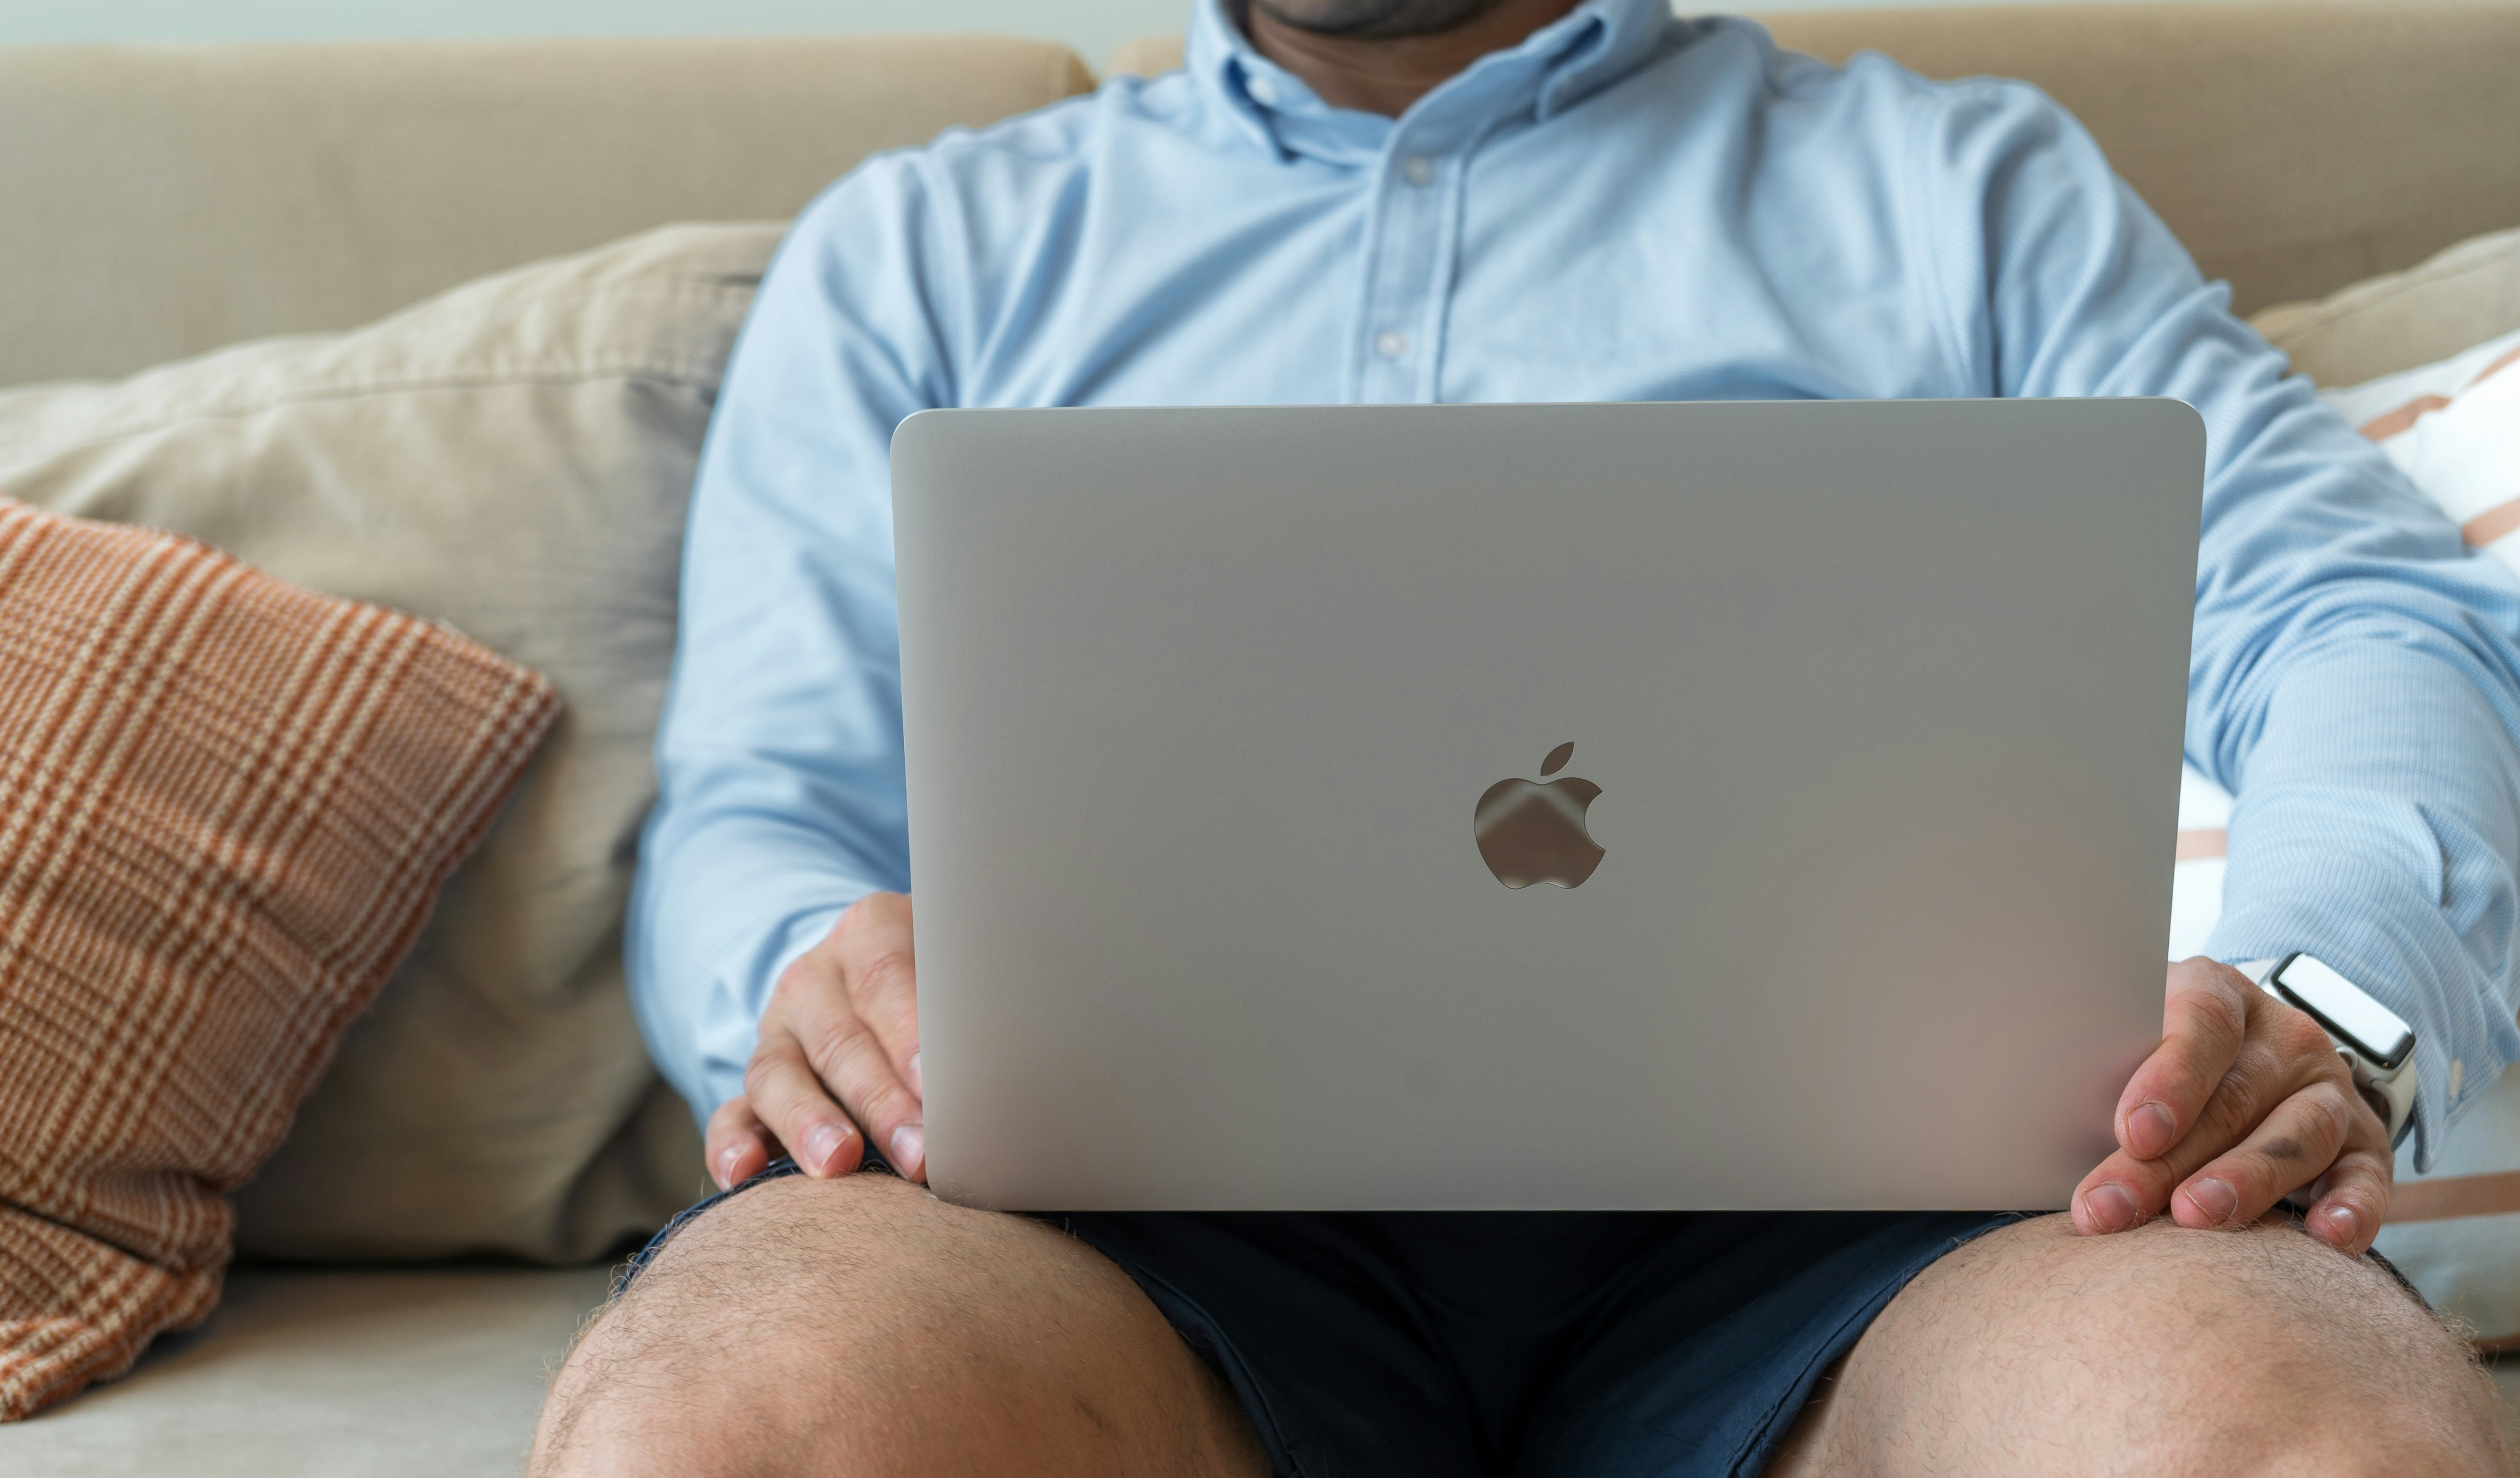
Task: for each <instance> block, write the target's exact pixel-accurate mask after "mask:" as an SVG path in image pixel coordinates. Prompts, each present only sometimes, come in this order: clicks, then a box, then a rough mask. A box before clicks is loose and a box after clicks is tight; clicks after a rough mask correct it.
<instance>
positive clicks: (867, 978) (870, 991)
mask: <svg viewBox="0 0 2520 1478" xmlns="http://www.w3.org/2000/svg"><path fill="white" fill-rule="evenodd" d="M912 979H913V976H912V974H911V963H910V954H909V952H908V951H906V950H899V949H888V950H878V951H877V952H876V953H874V954H872V955H869V956H868V957H866V958H865V959H864V960H862V961H860V962H858V964H857V967H856V968H855V969H852V970H851V971H849V974H848V985H849V999H850V1000H851V1001H854V1002H858V1003H860V1004H861V1005H863V1004H864V1003H866V1002H869V1001H879V1000H883V999H885V998H887V997H889V996H892V995H895V994H905V995H906V994H908V992H909V991H910V989H911V988H912V985H911V982H912Z"/></svg>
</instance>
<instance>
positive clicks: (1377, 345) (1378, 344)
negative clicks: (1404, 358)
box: [1373, 329, 1409, 359]
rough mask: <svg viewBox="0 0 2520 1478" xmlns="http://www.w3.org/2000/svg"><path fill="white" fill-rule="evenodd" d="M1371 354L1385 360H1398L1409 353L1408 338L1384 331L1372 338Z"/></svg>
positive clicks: (1387, 330)
mask: <svg viewBox="0 0 2520 1478" xmlns="http://www.w3.org/2000/svg"><path fill="white" fill-rule="evenodd" d="M1373 352H1374V353H1376V354H1379V355H1381V356H1382V357H1383V358H1385V359H1398V358H1399V357H1400V356H1401V355H1403V354H1406V353H1408V352H1409V336H1408V335H1406V334H1395V333H1393V332H1392V331H1391V330H1389V329H1385V330H1383V331H1382V332H1381V333H1379V334H1376V335H1375V336H1373Z"/></svg>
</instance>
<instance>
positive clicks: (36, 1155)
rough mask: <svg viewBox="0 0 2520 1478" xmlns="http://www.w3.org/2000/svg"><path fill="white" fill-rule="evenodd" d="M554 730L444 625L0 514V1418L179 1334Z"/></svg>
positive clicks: (141, 544)
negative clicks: (461, 869)
mask: <svg viewBox="0 0 2520 1478" xmlns="http://www.w3.org/2000/svg"><path fill="white" fill-rule="evenodd" d="M557 706H558V705H557V702H556V700H555V698H554V696H553V694H552V690H551V685H550V684H548V683H546V682H545V681H543V679H542V678H540V677H539V676H537V675H535V674H534V673H532V672H529V671H527V670H525V669H524V668H522V667H519V666H517V664H516V663H514V662H510V661H507V660H505V659H503V658H501V657H500V656H499V655H498V654H496V653H495V652H491V651H489V650H486V649H483V648H482V647H480V646H479V645H478V644H476V643H473V642H469V641H466V640H465V639H464V638H462V637H460V636H458V635H456V634H455V633H453V632H451V631H448V630H447V629H445V628H444V627H440V626H434V625H431V624H429V623H427V622H425V621H417V620H414V619H412V618H411V617H409V616H402V615H396V614H393V613H392V612H389V611H383V610H379V609H377V608H376V607H374V606H361V605H353V604H352V603H350V602H346V601H338V600H334V599H330V598H328V597H324V596H319V595H315V594H313V593H312V592H309V591H304V590H298V589H294V588H293V587H291V586H289V585H287V584H284V583H283V582H281V581H279V580H275V579H273V578H271V577H270V576H269V575H266V574H261V573H258V572H256V571H254V570H252V569H248V568H247V567H246V566H244V565H241V564H239V563H238V562H237V561H236V560H232V559H230V558H228V557H227V556H225V555H222V554H220V553H218V552H217V551H215V550H212V549H208V548H205V547H203V546H202V545H200V544H196V543H194V542H193V541H191V540H189V539H182V538H176V537H172V536H169V535H166V534H160V533H156V532H153V531H151V530H148V529H139V528H128V527H121V526H116V525H112V524H104V523H93V522H89V521H86V520H83V519H76V518H65V517H62V516H60V515H54V514H46V513H42V512H40V511H38V510H35V509H30V508H27V507H25V506H24V505H22V504H0V1420H15V1419H17V1418H20V1417H22V1416H24V1415H26V1414H27V1413H29V1412H30V1411H36V1410H39V1409H41V1408H42V1407H44V1406H47V1405H49V1404H51V1403H52V1402H55V1401H58V1400H60V1399H62V1398H63V1397H65V1396H67V1395H69V1394H70V1393H72V1392H74V1391H76V1390H78V1389H79V1388H80V1387H82V1386H84V1385H86V1384H87V1383H88V1382H89V1381H90V1380H93V1379H95V1378H97V1377H98V1376H100V1375H107V1374H112V1373H113V1372H115V1371H118V1370H121V1369H123V1368H124V1367H126V1366H129V1365H130V1364H131V1362H132V1360H133V1359H134V1358H135V1357H137V1356H138V1355H139V1353H140V1351H141V1349H142V1347H143V1346H145V1345H146V1344H148V1342H149V1341H150V1339H151V1338H152V1337H154V1336H155V1335H157V1334H158V1332H159V1331H160V1330H162V1329H166V1328H169V1327H176V1326H181V1325H184V1324H189V1323H191V1322H193V1321H195V1320H197V1319H199V1318H200V1317H201V1316H202V1315H203V1314H204V1313H206V1312H207V1311H208V1308H209V1301H210V1300H211V1299H213V1298H215V1297H216V1296H217V1292H218V1283H219V1275H220V1273H221V1271H222V1270H223V1269H224V1268H225V1267H226V1265H227V1259H228V1234H229V1231H230V1228H231V1226H232V1225H233V1215H232V1213H231V1211H230V1209H229V1207H228V1203H227V1201H226V1198H225V1196H226V1192H228V1191H231V1190H234V1189H235V1188H236V1187H238V1186H239V1185H241V1184H243V1183H244V1181H245V1178H246V1177H247V1176H248V1175H250V1174H252V1173H253V1170H254V1167H256V1166H257V1165H259V1164H261V1163H262V1160H263V1157H264V1156H266V1155H268V1154H270V1153H271V1151H272V1149H273V1147H274V1146H276V1145H277V1144H279V1142H280V1139H281V1135H282V1134H283V1133H284V1132H286V1131H287V1129H288V1127H289V1121H290V1116H291V1114H292V1113H293V1111H294V1110H295V1109H296V1107H297V1101H298V1098H299V1097H301V1096H302V1095H303V1094H304V1093H305V1092H306V1089H307V1087H308V1085H309V1084H311V1083H313V1082H314V1081H315V1077H316V1074H318V1073H319V1072H321V1071H322V1070H323V1068H324V1064H325V1062H326V1061H327V1060H328V1059H329V1058H330V1057H331V1056H332V1053H333V1049H334V1046H335V1044H337V1042H339V1041H340V1037H341V1032H342V1030H343V1029H344V1028H345V1027H347V1026H348V1025H349V1022H350V1018H351V1017H352V1016H353V1015H355V1014H357V1013H358V1011H359V1010H360V1009H361V1008H364V1007H365V1006H366V1005H367V1004H368V1002H369V1001H370V1000H371V999H373V998H374V996H375V995H376V992H377V989H378V988H379V987H380V986H382V985H383V984H384V982H385V977H386V975H387V974H388V973H389V972H390V971H391V970H392V969H393V967H394V965H395V964H396V963H399V962H400V961H401V960H402V957H403V954H404V952H405V951H407V950H409V949H410V948H411V944H412V940H413V939H414V938H415V937H416V936H417V935H418V934H419V932H420V928H421V924H422V922H423V920H425V919H426V918H427V917H428V909H429V905H430V903H431V902H432V901H433V900H434V898H435V896H436V893H437V889H438V886H439V885H440V884H441V883H443V882H444V881H445V880H446V877H447V874H448V873H452V872H453V871H454V870H455V865H456V863H457V862H458V861H460V860H461V859H462V858H463V856H464V854H465V853H467V852H469V851H470V850H472V844H473V843H474V842H476V841H478V840H479V839H480V837H481V833H482V832H483V830H485V829H487V828H488V827H489V825H490V818H491V816H492V815H493V814H494V813H495V812H496V811H497V810H498V808H499V805H500V803H501V802H502V801H504V800H506V799H507V796H508V792H509V790H510V789H511V788H512V787H513V786H514V785H515V784H516V781H517V776H518V775H519V774H521V773H522V772H523V770H524V767H525V761H526V759H527V758H528V757H530V756H531V755H532V753H533V751H534V746H535V744H537V743H538V742H539V741H540V740H541V739H542V737H543V733H544V731H545V730H547V729H548V728H549V727H550V726H551V721H552V718H553V716H554V713H555V711H556V709H557Z"/></svg>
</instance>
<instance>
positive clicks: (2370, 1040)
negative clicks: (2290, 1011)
mask: <svg viewBox="0 0 2520 1478" xmlns="http://www.w3.org/2000/svg"><path fill="white" fill-rule="evenodd" d="M2233 968H2235V969H2237V970H2238V971H2239V972H2240V973H2241V974H2243V975H2246V976H2248V977H2249V978H2250V979H2251V980H2254V981H2256V982H2257V984H2258V988H2259V989H2260V990H2263V991H2265V992H2266V993H2267V994H2268V995H2270V996H2273V997H2274V998H2275V999H2277V1000H2279V1001H2281V1002H2283V1003H2284V1004H2285V1005H2287V1006H2293V1007H2298V1008H2301V1009H2302V1010H2304V1011H2306V1012H2308V1013H2309V1015H2310V1019H2312V1020H2313V1021H2316V1022H2318V1024H2319V1025H2320V1026H2321V1027H2323V1028H2325V1029H2326V1031H2327V1038H2328V1040H2329V1041H2331V1042H2333V1043H2335V1044H2336V1053H2337V1055H2338V1056H2341V1057H2343V1058H2344V1059H2345V1065H2346V1066H2348V1067H2350V1068H2352V1069H2353V1070H2354V1087H2355V1089H2356V1091H2358V1092H2360V1093H2361V1094H2362V1095H2363V1101H2364V1102H2366V1103H2368V1104H2370V1105H2371V1111H2372V1112H2373V1113H2376V1114H2378V1115H2379V1116H2380V1122H2381V1123H2382V1124H2385V1125H2387V1126H2388V1130H2389V1144H2390V1146H2391V1147H2392V1148H2395V1147H2396V1146H2397V1145H2398V1143H2399V1142H2402V1141H2404V1140H2405V1139H2406V1137H2407V1131H2408V1130H2409V1129H2411V1128H2413V1127H2414V1122H2415V1029H2414V1028H2413V1027H2411V1026H2408V1024H2407V1022H2406V1018H2404V1017H2402V1016H2400V1015H2399V1014H2398V1013H2397V1012H2396V1011H2393V1010H2391V1009H2389V1008H2387V1007H2385V1006H2382V1005H2381V1004H2380V1003H2379V1002H2378V1001H2377V1000H2375V999H2374V998H2373V997H2372V995H2371V993H2370V992H2368V991H2366V990H2364V989H2363V988H2362V987H2361V986H2359V985H2356V984H2355V983H2354V982H2353V981H2351V980H2348V979H2346V978H2345V977H2344V976H2343V975H2341V974H2338V973H2337V972H2336V970H2335V969H2334V968H2333V967H2332V966H2330V965H2328V964H2326V963H2323V962H2321V961H2319V960H2318V958H2316V957H2314V956H2310V955H2302V954H2293V955H2281V956H2278V957H2276V958H2275V959H2273V960H2249V961H2243V962H2241V963H2238V964H2236V965H2234V966H2233Z"/></svg>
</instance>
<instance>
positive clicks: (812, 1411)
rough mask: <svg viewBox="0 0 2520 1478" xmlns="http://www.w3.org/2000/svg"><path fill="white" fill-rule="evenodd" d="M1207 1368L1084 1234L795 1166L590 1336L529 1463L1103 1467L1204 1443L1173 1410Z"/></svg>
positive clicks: (789, 1468)
mask: <svg viewBox="0 0 2520 1478" xmlns="http://www.w3.org/2000/svg"><path fill="white" fill-rule="evenodd" d="M1204 1377H1205V1371H1204V1370H1202V1369H1198V1368H1196V1362H1195V1360H1194V1358H1193V1357H1191V1356H1190V1355H1189V1353H1188V1351H1187V1350H1186V1349H1183V1348H1182V1347H1181V1344H1180V1341H1179V1340H1178V1338H1176V1337H1175V1336H1174V1335H1173V1334H1172V1331H1171V1328H1170V1326H1169V1325H1167V1324H1165V1323H1164V1321H1163V1320H1162V1317H1161V1316H1160V1315H1159V1314H1157V1313H1156V1312H1155V1310H1154V1309H1153V1307H1152V1306H1151V1305H1149V1304H1148V1303H1147V1301H1146V1299H1145V1298H1144V1296H1143V1295H1142V1294H1140V1293H1139V1292H1138V1290H1137V1288H1136V1286H1135V1285H1134V1284H1131V1283H1130V1282H1129V1280H1128V1279H1127V1277H1126V1276H1124V1275H1122V1274H1121V1273H1120V1272H1119V1271H1118V1270H1117V1269H1116V1268H1113V1267H1112V1266H1111V1265H1110V1264H1109V1263H1108V1262H1106V1261H1104V1260H1103V1259H1102V1258H1101V1257H1099V1256H1098V1255H1097V1254H1095V1253H1094V1252H1093V1251H1092V1250H1091V1249H1089V1248H1087V1247H1085V1246H1083V1245H1082V1244H1081V1243H1077V1242H1075V1241H1074V1240H1073V1239H1072V1238H1069V1237H1066V1236H1064V1235H1062V1234H1060V1233H1058V1232H1054V1231H1052V1230H1050V1229H1048V1228H1046V1227H1042V1226H1040V1225H1038V1224H1035V1223H1031V1222H1026V1221H1021V1220H1018V1219H1016V1218H1012V1217H1007V1216H1000V1215H995V1214H991V1213H986V1212H975V1211H969V1210H965V1209H962V1208H958V1207H954V1206H951V1205H948V1204H946V1203H944V1202H941V1201H938V1200H936V1199H934V1198H933V1197H931V1196H929V1195H928V1194H927V1193H926V1192H925V1191H924V1190H922V1189H920V1188H919V1187H912V1186H907V1185H904V1184H902V1183H901V1182H899V1181H895V1180H892V1179H890V1178H888V1177H880V1176H854V1177H847V1178H844V1179H841V1180H836V1181H812V1180H807V1179H804V1178H801V1177H799V1178H796V1179H792V1180H786V1181H779V1182H774V1183H772V1184H770V1185H767V1186H763V1187H757V1188H755V1189H753V1190H749V1191H746V1192H745V1193H744V1194H742V1195H741V1196H737V1197H735V1198H733V1199H731V1200H729V1201H727V1202H725V1203H724V1204H722V1205H720V1206H718V1207H716V1208H713V1209H712V1210H711V1211H710V1212H709V1213H708V1214H707V1215H705V1216H703V1217H701V1218H699V1219H698V1220H697V1221H695V1222H694V1223H692V1224H691V1225H690V1226H689V1227H687V1228H686V1229H685V1230H684V1231H683V1232H680V1233H678V1234H677V1235H676V1236H675V1237H674V1238H673V1239H672V1240H671V1241H669V1242H668V1243H666V1245H665V1246H664V1248H663V1249H662V1250H660V1251H659V1253H658V1254H657V1256H656V1258H655V1259H654V1260H653V1262H652V1264H651V1265H650V1266H649V1268H648V1269H647V1270H646V1271H645V1272H644V1273H642V1274H641V1276H639V1278H638V1280H637V1281H636V1282H634V1283H633V1284H632V1285H631V1286H630V1287H629V1289H627V1290H626V1291H625V1292H624V1293H623V1295H622V1296H621V1297H620V1298H619V1299H618V1300H616V1301H615V1302H614V1303H613V1304H612V1305H611V1306H610V1307H609V1308H608V1309H607V1310H606V1311H605V1312H604V1313H603V1314H602V1315H601V1316H599V1317H598V1319H597V1320H595V1321H593V1322H592V1323H591V1324H590V1325H589V1327H588V1328H587V1330H586V1331H585V1332H584V1333H583V1334H582V1335H581V1336H580V1338H579V1341H578V1343H577V1346H576V1348H575V1349H574V1350H573V1351H572V1352H571V1353H570V1356H569V1358H568V1360H567V1361H566V1363H565V1364H564V1365H563V1366H562V1368H561V1369H560V1371H559V1372H558V1374H557V1375H556V1377H555V1378H554V1380H553V1385H552V1392H551V1397H550V1399H549V1401H548V1402H547V1403H546V1405H545V1409H544V1413H543V1419H542V1421H541V1423H540V1427H539V1429H538V1431H537V1432H536V1434H535V1443H534V1457H533V1464H532V1472H533V1473H534V1474H535V1475H536V1478H545V1475H560V1474H566V1473H581V1472H583V1473H590V1474H595V1473H601V1474H606V1475H628V1474H640V1473H651V1472H652V1473H659V1474H662V1473H672V1474H678V1475H680V1474H694V1475H701V1474H710V1473H717V1472H728V1473H735V1472H746V1473H748V1472H756V1471H781V1472H790V1473H800V1474H803V1473H831V1474H840V1475H849V1478H875V1475H885V1474H895V1473H910V1472H944V1471H996V1472H1019V1471H1031V1472H1045V1473H1047V1472H1060V1471H1079V1472H1083V1471H1095V1470H1108V1469H1109V1468H1111V1467H1114V1466H1121V1465H1126V1464H1124V1463H1116V1462H1114V1461H1113V1460H1112V1459H1114V1458H1115V1457H1117V1456H1120V1455H1119V1454H1118V1453H1116V1452H1113V1451H1111V1449H1112V1447H1113V1446H1114V1445H1115V1444H1124V1445H1128V1446H1130V1447H1132V1448H1135V1447H1139V1446H1147V1445H1151V1446H1153V1447H1154V1448H1156V1449H1157V1450H1158V1451H1160V1450H1162V1449H1163V1448H1164V1447H1165V1445H1166V1444H1167V1443H1168V1442H1170V1441H1180V1442H1184V1443H1191V1444H1195V1442H1196V1441H1197V1440H1198V1439H1199V1438H1201V1437H1203V1436H1205V1435H1206V1434H1205V1433H1204V1432H1203V1431H1201V1430H1199V1429H1197V1428H1195V1427H1193V1426H1192V1425H1191V1424H1190V1423H1189V1422H1188V1421H1187V1420H1186V1419H1185V1418H1184V1417H1183V1415H1182V1412H1181V1409H1182V1408H1183V1407H1185V1406H1187V1407H1188V1408H1189V1409H1190V1411H1191V1412H1192V1413H1193V1414H1197V1413H1198V1402H1197V1401H1196V1400H1193V1401H1190V1402H1188V1403H1185V1402H1182V1401H1180V1400H1179V1399H1178V1398H1180V1397H1181V1396H1182V1395H1183V1394H1184V1391H1183V1389H1182V1385H1183V1382H1185V1381H1198V1380H1201V1379H1203V1378H1204ZM1188 1394H1190V1395H1191V1396H1193V1398H1196V1397H1200V1396H1204V1395H1205V1394H1206V1393H1204V1392H1203V1391H1200V1390H1198V1389H1196V1388H1195V1387H1193V1388H1192V1389H1191V1390H1190V1391H1189V1393H1188ZM1202 1465H1204V1464H1202V1463H1199V1462H1193V1461H1176V1462H1174V1463H1173V1466H1174V1467H1175V1468H1176V1469H1177V1470H1182V1471H1192V1470H1195V1469H1196V1468H1198V1467H1199V1466H1202Z"/></svg>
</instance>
